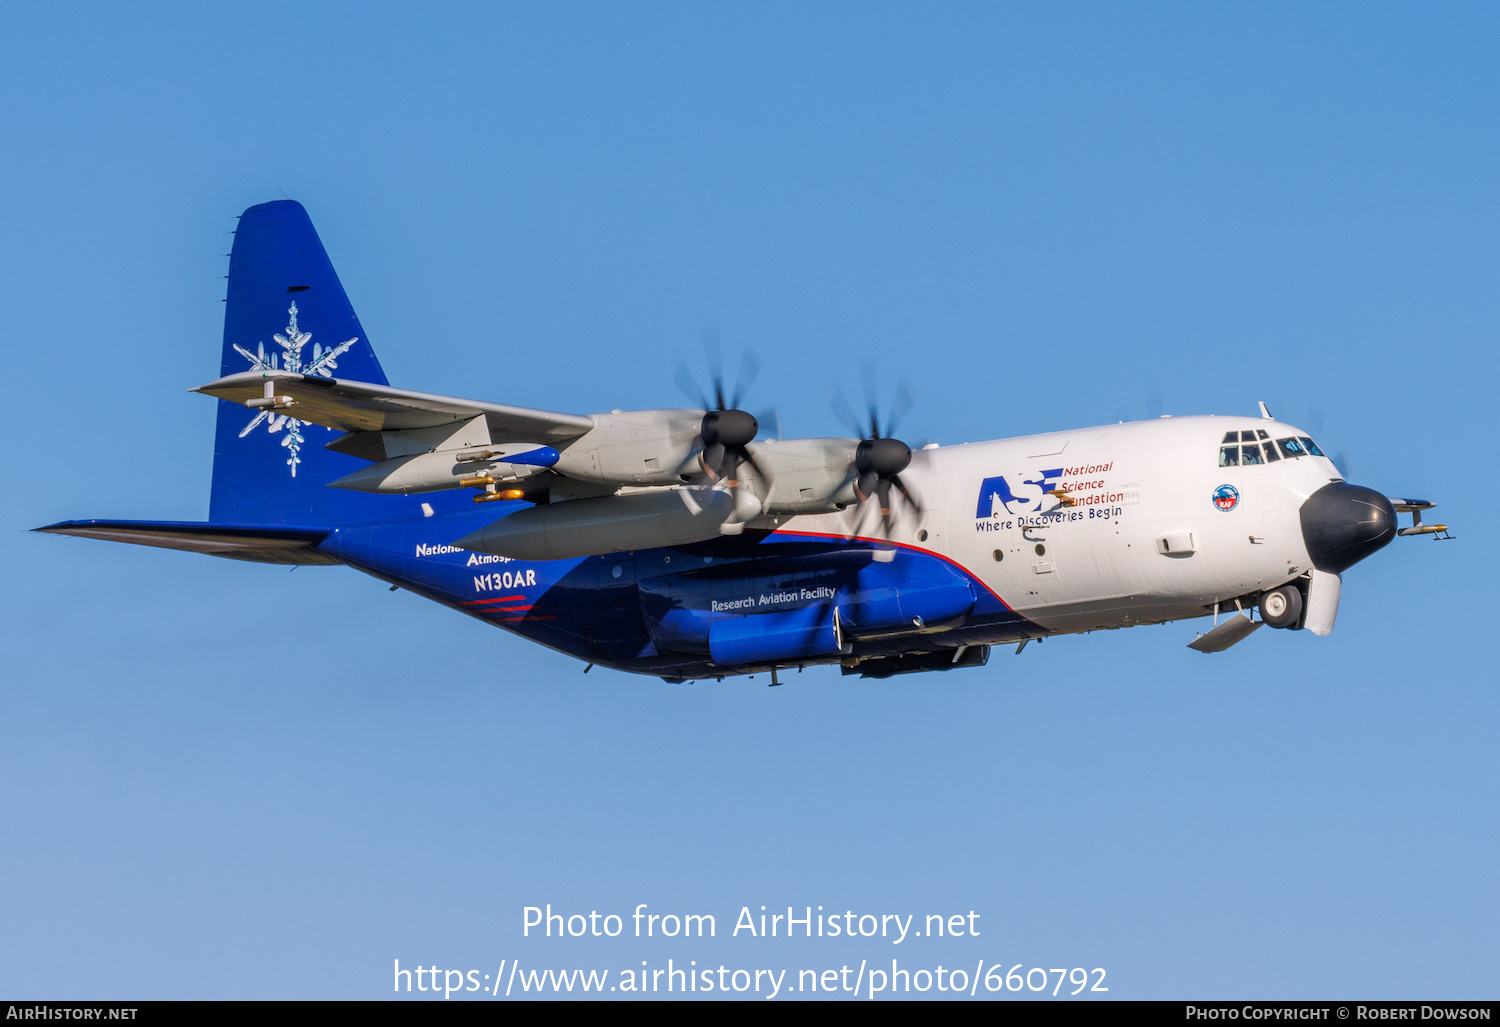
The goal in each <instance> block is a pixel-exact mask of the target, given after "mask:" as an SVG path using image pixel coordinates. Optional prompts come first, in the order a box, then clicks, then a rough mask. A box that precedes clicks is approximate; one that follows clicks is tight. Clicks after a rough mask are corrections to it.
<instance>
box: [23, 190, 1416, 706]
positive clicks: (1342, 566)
mask: <svg viewBox="0 0 1500 1027" xmlns="http://www.w3.org/2000/svg"><path fill="white" fill-rule="evenodd" d="M226 302H227V307H226V310H225V317H224V346H223V361H222V365H221V368H220V377H219V378H218V379H217V380H215V381H212V382H209V383H208V384H207V385H203V386H201V387H200V388H198V389H197V390H195V391H197V392H201V393H203V394H205V395H208V396H213V397H216V398H217V399H218V400H219V413H218V430H217V436H216V443H215V451H214V470H213V487H212V499H211V503H210V514H209V519H208V521H206V522H178V521H106V520H88V521H65V522H63V523H60V524H53V525H48V526H47V527H44V528H39V529H37V530H38V531H44V532H52V533H54V534H60V535H81V536H85V537H89V538H104V539H112V540H115V541H120V542H133V543H137V544H140V545H150V546H161V547H165V548H169V549H186V550H191V551H194V552H201V553H209V554H211V555H214V556H224V557H229V558H231V559H237V560H252V561H259V562H264V563H281V564H345V565H348V566H350V567H354V568H356V569H358V570H361V571H364V572H365V573H367V574H371V575H373V576H375V577H377V578H380V579H382V580H384V581H386V582H389V583H390V584H391V585H392V587H400V588H405V589H407V590H409V591H412V592H415V593H417V594H419V595H422V596H425V597H427V598H429V599H432V600H435V601H436V602H440V603H443V604H444V605H447V606H450V607H452V608H453V609H456V610H459V611H462V612H464V613H467V614H469V615H470V616H473V617H478V618H480V619H482V620H486V621H489V622H491V623H494V624H496V625H498V626H500V627H502V628H505V629H507V630H509V631H512V632H514V633H516V634H518V635H521V636H522V637H525V638H528V639H530V640H532V641H535V642H540V643H541V644H543V645H546V646H550V647H551V648H553V649H557V650H559V651H561V652H564V653H567V654H569V655H572V656H575V657H577V658H578V659H579V660H582V661H586V662H587V663H589V664H590V665H592V664H599V665H602V666H608V667H614V668H617V669H620V670H627V671H634V672H639V673H648V674H655V675H660V676H661V677H664V678H666V679H668V680H670V681H683V680H687V679H696V678H723V677H725V676H729V675H737V674H747V673H757V672H770V674H771V680H772V683H776V682H777V681H778V680H779V679H778V678H777V676H776V675H777V671H779V670H784V669H787V668H790V667H798V668H801V667H805V666H812V665H816V664H838V665H840V666H841V667H842V668H843V672H844V673H845V674H860V675H863V676H866V677H887V676H890V675H892V674H902V673H908V672H913V671H930V670H949V669H952V668H956V667H973V666H979V665H982V664H984V663H985V662H986V660H987V659H988V657H989V653H990V649H991V647H992V646H995V645H1001V644H1009V645H1016V646H1017V651H1018V652H1019V651H1020V648H1022V647H1024V646H1025V645H1026V643H1027V642H1028V641H1030V640H1032V639H1042V638H1046V637H1048V636H1050V635H1057V634H1069V633H1076V632H1083V631H1097V630H1100V629H1104V628H1121V627H1131V626H1134V625H1138V624H1159V623H1162V622H1165V621H1175V620H1181V619H1187V618H1195V617H1207V616H1212V617H1213V618H1214V623H1215V626H1214V627H1213V628H1212V630H1209V631H1208V632H1207V633H1205V634H1202V635H1200V636H1199V637H1198V638H1196V639H1195V640H1194V641H1193V642H1191V643H1189V644H1190V645H1191V646H1192V647H1193V648H1195V649H1198V650H1201V651H1203V652H1216V651H1220V650H1223V649H1226V648H1228V647H1229V646H1231V645H1233V644H1235V643H1236V642H1239V641H1240V640H1242V639H1243V638H1245V637H1246V636H1247V635H1249V634H1250V633H1251V632H1253V631H1255V630H1257V629H1258V628H1260V627H1261V626H1263V625H1269V626H1271V627H1273V628H1282V629H1291V630H1297V629H1302V628H1306V629H1307V630H1310V631H1312V632H1313V633H1314V634H1318V635H1326V634H1327V633H1328V632H1329V631H1330V630H1332V628H1333V624H1334V617H1335V615H1336V614H1337V612H1338V603H1339V591H1340V588H1341V579H1340V575H1341V574H1343V573H1344V571H1346V570H1347V569H1348V568H1349V567H1351V566H1353V565H1354V564H1355V563H1356V562H1358V561H1359V560H1362V559H1364V558H1365V557H1366V556H1369V555H1370V554H1372V553H1374V552H1376V551H1377V550H1379V549H1381V548H1382V547H1384V546H1385V545H1386V544H1387V543H1389V542H1390V541H1391V540H1392V539H1393V538H1394V537H1395V536H1396V535H1397V534H1401V535H1415V534H1430V535H1434V536H1435V537H1438V538H1442V537H1446V529H1445V527H1444V526H1443V525H1441V524H1423V523H1422V522H1421V515H1422V511H1424V510H1426V509H1428V508H1430V507H1431V506H1432V505H1433V504H1432V503H1429V502H1427V501H1425V500H1418V499H1402V498H1388V497H1387V496H1386V495H1384V494H1383V493H1381V492H1377V491H1374V490H1372V489H1369V488H1364V487H1362V486H1358V485H1353V484H1350V483H1349V482H1346V481H1345V480H1344V477H1343V475H1342V474H1341V473H1340V472H1339V471H1338V469H1337V468H1336V467H1335V466H1334V464H1333V462H1332V461H1330V460H1329V459H1328V458H1327V457H1326V456H1324V454H1323V452H1322V451H1321V450H1320V449H1319V448H1318V446H1317V444H1316V443H1315V442H1314V441H1313V440H1312V438H1310V437H1309V435H1308V433H1307V432H1305V431H1302V430H1300V429H1298V428H1296V427H1294V426H1292V425H1289V424H1285V423H1282V422H1280V421H1277V420H1276V419H1274V418H1273V417H1272V416H1271V413H1270V412H1269V411H1268V410H1267V409H1266V407H1265V404H1261V405H1260V412H1259V416H1247V417H1238V416H1213V417H1175V418H1173V417H1168V418H1161V419H1157V420H1151V421H1143V422H1134V423H1128V424H1114V425H1108V426H1105V427H1100V428H1083V429H1079V430H1076V431H1064V432H1055V433H1052V434H1046V435H1033V436H1028V437H1024V438H1013V439H1001V440H998V441H993V442H980V443H970V444H967V445H958V446H944V447H938V446H924V447H922V448H920V449H917V450H915V451H913V450H912V449H910V448H909V447H908V446H907V445H906V444H905V443H903V442H901V441H900V440H898V439H896V438H892V437H890V435H891V433H892V431H893V430H894V424H893V423H888V424H887V425H886V430H885V431H882V430H881V425H880V423H879V419H878V417H876V416H875V415H874V413H873V412H872V414H871V417H870V421H869V424H868V427H867V430H864V431H863V432H861V434H863V435H864V437H863V438H854V437H851V438H815V439H774V440H773V439H763V440H759V439H758V438H757V436H758V435H759V425H758V423H757V422H756V419H755V418H754V417H752V416H751V415H750V414H748V413H746V412H745V411H743V410H741V409H739V408H738V405H739V399H740V397H739V396H734V397H726V396H725V393H724V389H723V386H722V383H720V382H715V393H716V394H715V396H714V398H713V400H712V401H711V402H710V401H708V400H704V401H703V403H702V406H703V407H704V408H708V409H685V410H633V411H619V410H616V411H613V412H611V413H607V414H588V415H581V414H562V413H553V412H550V411H546V410H533V409H528V408H525V407H516V406H508V405H504V404H499V403H490V402H484V401H480V400H470V399H457V398H454V397H451V396H436V395H429V394H426V393H421V392H411V391H408V390H406V389H397V388H392V387H391V386H390V385H389V384H387V382H386V378H385V375H384V373H383V372H382V371H381V369H380V364H379V363H378V362H377V360H376V358H375V353H374V350H373V349H371V347H370V343H369V340H368V339H367V338H366V336H365V333H364V329H363V328H362V327H361V326H360V323H359V320H358V319H357V318H356V316H355V314H354V310H353V308H352V307H351V306H350V304H349V300H348V298H347V297H346V296H345V294H344V289H343V287H342V285H340V283H339V280H338V277H337V276H336V275H335V274H334V270H333V266H332V265H331V264H330V262H329V260H328V256H327V254H326V253H325V251H324V249H323V245H322V243H321V242H320V241H319V239H318V236H317V233H316V232H315V231H314V229H313V226H312V222H311V221H310V220H309V219H308V216H307V212H306V211H305V210H304V209H303V208H302V206H301V205H300V204H298V203H296V202H294V201H291V200H283V201H276V202H274V203H265V204H260V205H258V206H254V207H251V208H250V209H249V210H247V211H245V213H244V214H243V215H241V217H240V221H239V228H238V231H237V233H236V236H235V242H234V248H233V253H232V254H231V259H230V267H229V293H228V298H227V301H226ZM1398 512H1409V513H1410V514H1411V516H1412V523H1411V525H1410V526H1407V527H1404V528H1399V529H1398V526H1397V514H1398ZM1257 612H1258V615H1259V619H1255V617H1256V614H1257Z"/></svg>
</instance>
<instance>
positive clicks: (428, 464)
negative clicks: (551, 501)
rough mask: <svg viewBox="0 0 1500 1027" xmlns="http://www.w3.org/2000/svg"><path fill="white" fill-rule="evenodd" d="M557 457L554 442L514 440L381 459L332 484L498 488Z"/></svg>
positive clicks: (395, 489) (379, 488)
mask: <svg viewBox="0 0 1500 1027" xmlns="http://www.w3.org/2000/svg"><path fill="white" fill-rule="evenodd" d="M557 460H558V452H557V450H555V449H553V448H552V447H551V446H536V445H532V444H530V443H524V442H509V443H501V444H499V445H488V446H481V447H474V448H466V449H452V450H439V451H437V452H434V453H422V454H419V455H417V456H404V457H397V458H396V459H394V460H381V461H380V462H378V463H374V464H371V465H370V466H369V467H363V468H361V469H360V470H358V471H355V472H354V473H353V474H346V475H344V477H342V478H339V479H337V480H335V481H331V482H329V483H328V484H329V485H330V486H331V487H333V488H336V489H354V490H355V491H358V492H380V493H394V494H403V493H410V492H435V491H438V490H441V489H456V488H475V487H482V488H485V489H486V490H487V491H490V492H493V491H494V486H495V485H497V484H503V483H505V482H519V481H522V480H523V479H525V478H529V477H531V476H532V475H534V474H539V473H541V472H542V471H545V470H546V469H547V468H549V467H551V466H552V465H554V464H556V463H557Z"/></svg>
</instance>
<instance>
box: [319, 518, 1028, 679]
mask: <svg viewBox="0 0 1500 1027" xmlns="http://www.w3.org/2000/svg"><path fill="white" fill-rule="evenodd" d="M507 505H508V504H507ZM497 512H498V511H496V510H494V509H493V507H491V508H490V509H488V510H483V509H476V510H460V511H455V512H448V513H438V514H436V515H434V516H430V517H424V518H421V519H419V520H403V521H399V522H394V523H389V522H388V523H381V524H369V525H360V526H353V527H344V528H338V529H335V530H333V531H332V532H330V533H329V535H328V537H327V538H326V539H325V540H324V541H323V542H322V543H321V544H320V545H319V547H318V548H319V549H321V550H322V551H324V552H326V553H327V554H329V555H330V556H333V557H335V558H337V559H338V560H340V561H342V562H344V563H347V564H349V565H350V566H353V567H355V568H357V569H359V570H362V571H365V572H366V573H369V574H371V575H373V576H375V577H378V578H381V579H382V580H385V581H388V582H390V583H392V584H394V585H399V586H400V587H402V588H404V589H407V590H408V591H411V592H414V593H417V594H418V595H421V596H424V597H426V598H428V599H431V600H433V601H435V602H439V603H442V604H444V605H446V606H450V607H452V608H453V609H456V610H459V611H462V612H464V613H467V614H469V615H470V616H473V617H477V618H479V619H481V620H485V621H488V622H490V623H492V624H495V625H496V626H498V627H502V628H505V629H507V630H509V631H512V632H514V633H516V634H518V635H521V636H522V637H524V638H526V639H528V640H530V641H533V642H539V643H541V644H542V645H546V646H549V647H551V648H553V649H557V650H559V651H561V652H564V653H567V654H569V655H571V656H574V657H577V658H578V659H580V660H585V661H588V662H590V663H595V664H599V665H602V666H607V667H613V668H616V669H619V670H625V671H631V672H634V673H644V674H655V675H659V676H661V677H664V678H667V679H669V680H681V679H686V678H705V677H723V676H727V675H733V674H743V673H753V672H755V671H760V670H769V669H771V668H772V667H777V666H780V667H787V666H806V665H813V664H821V663H837V662H843V663H845V665H846V666H850V665H853V664H854V663H855V662H856V661H859V660H869V659H872V658H877V657H891V656H903V655H908V656H909V655H910V654H919V653H934V654H935V653H940V652H954V653H958V652H960V651H961V647H978V646H983V645H988V644H993V643H1000V642H1017V641H1021V640H1023V639H1026V638H1030V637H1037V636H1040V635H1044V634H1046V631H1045V630H1044V629H1041V628H1039V627H1037V626H1036V625H1034V624H1032V623H1031V622H1029V621H1027V620H1026V619H1025V618H1023V617H1021V616H1020V615H1018V614H1016V613H1015V612H1013V611H1012V610H1011V609H1010V608H1009V607H1008V606H1007V605H1006V604H1005V603H1004V602H1003V601H1002V600H1001V599H1000V597H999V596H997V595H995V594H994V593H993V592H992V591H990V590H989V589H988V588H987V587H986V586H985V585H984V584H982V583H981V582H980V581H979V579H978V578H977V577H975V576H974V575H973V574H970V573H969V572H968V571H966V570H965V569H964V568H962V567H960V566H958V565H957V564H955V563H953V562H952V561H950V560H948V559H946V558H945V557H942V556H940V555H938V554H936V553H933V552H930V551H927V550H923V549H918V548H915V547H910V546H900V547H897V549H896V551H895V552H894V554H891V553H887V554H885V555H886V556H889V557H891V558H890V559H888V560H879V559H876V554H877V549H876V546H875V544H874V543H871V542H869V541H866V540H862V539H856V540H854V541H852V542H846V541H845V540H844V539H842V538H836V537H832V538H831V537H828V536H823V535H814V534H806V533H796V532H772V533H767V532H750V531H747V532H745V533H744V534H742V535H738V536H722V537H719V538H716V539H713V540H710V541H708V542H701V543H697V544H694V545H690V546H682V547H677V548H670V549H650V550H637V551H634V552H628V553H613V554H609V555H606V556H592V557H585V558H582V559H575V560H548V561H522V560H511V559H508V558H506V557H502V556H491V555H487V554H484V553H475V552H470V551H468V550H463V549H457V548H455V547H453V546H452V545H451V544H450V542H451V540H453V539H457V538H461V537H462V536H464V535H465V534H467V533H468V532H470V531H473V530H475V529H476V528H477V527H480V526H482V525H483V524H486V523H489V522H491V521H493V520H494V519H495V515H496V513H497ZM955 659H957V657H956V656H955Z"/></svg>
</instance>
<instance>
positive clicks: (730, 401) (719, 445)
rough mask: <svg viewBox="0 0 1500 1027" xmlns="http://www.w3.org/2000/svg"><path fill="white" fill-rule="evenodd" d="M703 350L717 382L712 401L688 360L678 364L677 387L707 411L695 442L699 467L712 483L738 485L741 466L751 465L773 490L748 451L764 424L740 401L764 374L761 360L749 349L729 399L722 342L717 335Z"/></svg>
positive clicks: (709, 339) (777, 415)
mask: <svg viewBox="0 0 1500 1027" xmlns="http://www.w3.org/2000/svg"><path fill="white" fill-rule="evenodd" d="M703 348H704V351H705V352H706V353H707V356H708V369H709V375H710V378H711V380H712V382H713V398H712V402H710V400H709V397H708V396H706V395H704V393H703V392H702V391H701V390H700V389H699V388H698V382H697V379H695V378H694V377H693V373H692V371H690V370H688V365H687V361H686V360H684V361H683V362H682V363H681V364H679V365H678V367H677V375H676V382H677V387H678V388H679V389H681V390H682V391H683V394H684V395H686V396H687V397H688V398H689V399H691V400H693V401H695V402H696V403H697V404H698V405H699V406H701V407H702V408H703V409H704V410H705V411H706V413H704V415H703V421H702V423H701V424H700V425H699V428H698V437H697V439H696V440H695V442H696V444H697V445H698V446H699V447H701V449H700V452H699V454H698V464H699V466H701V467H702V468H703V472H704V473H705V474H706V475H707V476H708V481H709V484H717V483H719V482H721V481H724V482H728V483H729V484H731V485H732V484H734V483H735V476H736V474H737V473H738V471H739V468H740V465H741V464H749V465H750V466H751V467H753V468H755V473H756V474H757V475H758V476H759V477H760V478H761V479H762V480H763V481H764V482H765V483H766V487H767V488H770V486H771V476H770V475H769V474H767V473H766V470H765V468H763V467H762V466H761V465H760V464H759V463H758V462H757V461H756V459H755V457H754V455H753V454H752V453H751V452H750V450H749V448H748V447H749V445H750V443H751V442H753V441H755V436H756V433H757V432H759V431H760V422H759V421H757V420H756V419H755V417H754V415H752V414H750V413H749V412H747V411H745V410H741V409H740V401H741V400H743V399H744V397H745V393H746V392H747V391H748V390H749V388H750V385H751V383H753V382H754V381H755V378H756V376H757V375H759V374H760V367H761V364H760V360H759V359H757V358H756V356H755V354H754V353H753V352H751V351H750V350H749V349H746V350H745V352H744V354H743V355H742V356H741V357H740V371H739V376H738V379H737V381H736V382H735V388H734V394H733V396H728V397H726V393H725V391H724V368H723V365H722V364H721V362H720V360H719V345H718V339H717V338H716V337H714V336H713V335H708V336H706V337H705V338H704V342H703ZM771 416H772V417H773V418H774V419H775V421H776V423H777V424H778V426H779V424H780V421H781V417H780V415H779V414H776V413H775V412H774V411H773V412H772V415H771Z"/></svg>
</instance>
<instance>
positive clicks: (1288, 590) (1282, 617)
mask: <svg viewBox="0 0 1500 1027" xmlns="http://www.w3.org/2000/svg"><path fill="white" fill-rule="evenodd" d="M1260 619H1261V620H1263V621H1265V622H1266V623H1267V624H1269V625H1271V627H1273V628H1291V627H1296V625H1297V622H1298V621H1299V620H1301V619H1302V590H1301V589H1299V588H1298V587H1297V586H1296V585H1282V586H1281V587H1280V588H1273V589H1271V591H1269V592H1267V593H1266V594H1265V595H1263V596H1261V597H1260Z"/></svg>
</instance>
